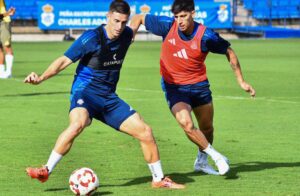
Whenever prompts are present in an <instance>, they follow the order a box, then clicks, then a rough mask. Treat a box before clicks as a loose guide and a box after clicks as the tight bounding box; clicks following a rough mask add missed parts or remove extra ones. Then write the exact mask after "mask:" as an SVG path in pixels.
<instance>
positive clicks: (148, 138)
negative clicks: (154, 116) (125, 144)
mask: <svg viewBox="0 0 300 196" xmlns="http://www.w3.org/2000/svg"><path fill="white" fill-rule="evenodd" d="M139 139H140V140H142V141H144V142H154V139H153V134H152V128H151V127H150V126H148V125H145V126H144V127H143V129H142V131H141V132H140V134H139Z"/></svg>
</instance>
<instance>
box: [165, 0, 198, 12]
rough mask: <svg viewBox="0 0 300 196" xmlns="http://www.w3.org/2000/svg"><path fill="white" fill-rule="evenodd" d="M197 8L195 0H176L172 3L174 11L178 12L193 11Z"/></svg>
mask: <svg viewBox="0 0 300 196" xmlns="http://www.w3.org/2000/svg"><path fill="white" fill-rule="evenodd" d="M194 10H195V3H194V0H174V2H173V5H172V9H171V11H172V13H173V14H178V13H179V12H182V11H186V12H191V11H194Z"/></svg>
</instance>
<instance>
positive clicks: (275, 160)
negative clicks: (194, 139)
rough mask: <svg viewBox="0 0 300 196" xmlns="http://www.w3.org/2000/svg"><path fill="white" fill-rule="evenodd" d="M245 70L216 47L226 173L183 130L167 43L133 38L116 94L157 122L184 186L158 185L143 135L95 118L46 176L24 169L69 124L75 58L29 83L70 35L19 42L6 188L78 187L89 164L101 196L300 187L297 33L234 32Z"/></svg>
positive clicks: (293, 191) (165, 156) (2, 182)
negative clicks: (74, 183) (240, 79)
mask: <svg viewBox="0 0 300 196" xmlns="http://www.w3.org/2000/svg"><path fill="white" fill-rule="evenodd" d="M231 43H232V47H233V48H234V50H235V51H236V53H237V54H238V57H239V59H240V62H241V65H242V69H243V73H244V77H245V79H246V81H248V82H250V83H251V84H252V85H253V86H254V87H255V89H256V91H257V97H256V98H255V99H251V98H249V96H248V94H247V93H245V92H243V91H242V90H241V89H240V88H239V86H238V85H237V82H236V79H235V76H234V74H233V72H232V71H231V68H230V65H229V63H228V62H227V60H226V57H225V56H222V55H215V54H209V56H208V58H207V63H206V64H207V70H208V77H209V79H210V83H211V89H212V91H213V97H214V106H215V119H214V125H215V142H214V146H215V148H216V149H218V150H219V151H220V152H222V153H223V154H224V155H226V156H227V157H228V158H229V160H230V163H231V171H230V173H229V174H228V175H226V176H208V175H202V174H199V173H194V172H193V162H194V159H195V156H196V153H197V148H196V146H195V145H193V144H192V143H191V142H190V141H188V139H187V138H186V136H185V135H184V133H183V131H182V130H181V129H180V128H179V126H178V125H177V123H176V122H175V120H174V119H173V117H172V115H171V113H170V112H169V110H168V107H167V104H166V102H165V99H164V95H163V93H162V92H161V90H160V75H159V64H158V63H159V51H160V42H136V43H134V44H133V45H132V46H131V48H130V50H129V51H128V55H127V57H126V60H125V62H124V64H123V69H122V72H121V78H120V82H119V85H118V90H117V93H118V94H119V95H120V97H121V98H123V99H124V100H126V101H127V102H128V103H129V104H130V105H131V106H132V107H133V108H135V109H136V110H137V111H138V112H139V113H140V114H141V115H142V116H143V117H144V119H145V121H146V122H147V123H148V124H150V125H151V126H152V128H153V132H154V135H155V137H156V140H157V143H158V146H159V149H160V154H161V160H162V164H163V170H164V173H165V174H166V175H169V176H171V178H172V179H174V180H175V181H177V182H180V183H184V184H186V186H187V188H186V189H185V190H178V191H175V190H156V189H155V190H154V189H151V188H150V181H151V176H150V173H149V171H148V167H147V165H146V164H145V162H144V160H143V156H142V153H141V150H140V147H139V143H138V141H136V140H134V139H133V138H131V137H129V136H127V135H125V134H120V133H118V132H116V131H114V130H113V129H112V128H110V127H108V126H105V125H103V124H101V123H100V122H98V121H94V122H93V124H92V125H91V126H90V127H89V128H87V129H86V130H85V131H84V132H83V133H82V135H80V136H79V137H78V138H77V140H76V141H75V143H74V145H73V148H72V150H71V151H70V153H69V154H68V155H67V156H66V157H64V159H63V160H62V161H61V162H60V163H59V164H58V166H57V167H56V169H55V170H54V172H53V174H52V175H51V177H50V179H49V180H48V182H46V183H44V184H41V183H39V182H37V181H35V180H31V179H30V178H29V177H28V176H26V175H25V168H26V167H27V166H40V165H42V164H45V163H46V161H47V159H48V156H49V154H50V152H51V150H52V148H53V146H54V143H55V141H56V138H57V137H58V135H59V134H60V132H61V131H62V130H63V129H64V128H65V127H66V126H67V125H68V110H69V91H70V87H71V83H72V80H73V73H74V71H75V68H76V65H75V64H73V65H71V66H70V67H69V68H68V69H66V70H64V71H63V72H62V73H60V74H59V75H58V76H56V77H54V78H52V79H50V80H48V81H46V82H44V83H43V84H41V85H39V86H31V85H26V84H23V83H22V81H23V79H24V77H25V76H26V75H27V74H28V73H30V72H31V71H35V72H37V73H41V72H42V71H44V70H45V68H46V67H47V66H48V65H49V64H50V63H51V62H52V60H54V59H55V58H56V57H59V56H60V55H62V54H63V53H64V51H65V50H66V49H67V48H68V46H69V45H70V44H71V43H66V42H65V43H59V42H57V43H14V45H13V47H14V52H15V62H14V68H13V69H14V70H13V78H11V79H8V80H0V88H1V90H0V136H1V137H0V146H1V148H0V163H1V164H0V174H1V175H0V187H1V193H0V195H5V196H9V195H12V196H15V195H38V196H40V195H72V194H71V191H70V190H69V186H68V179H69V176H70V174H71V172H72V171H73V170H75V169H77V168H80V167H90V168H92V169H93V170H95V171H96V172H97V174H98V176H99V178H100V188H99V189H98V191H97V193H96V195H220V196H221V195H222V196H223V195H230V196H232V195H299V194H300V188H299V187H300V181H299V178H300V153H299V149H300V148H299V138H300V40H299V39H287V40H234V41H231Z"/></svg>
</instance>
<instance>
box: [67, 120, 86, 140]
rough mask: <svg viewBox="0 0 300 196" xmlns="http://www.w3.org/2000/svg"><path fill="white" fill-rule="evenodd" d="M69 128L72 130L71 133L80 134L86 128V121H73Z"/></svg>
mask: <svg viewBox="0 0 300 196" xmlns="http://www.w3.org/2000/svg"><path fill="white" fill-rule="evenodd" d="M69 128H70V129H69V130H70V133H71V134H72V135H73V136H74V137H76V136H78V135H79V134H80V133H81V132H82V131H83V129H84V128H85V126H84V123H80V122H73V123H71V124H70V126H69Z"/></svg>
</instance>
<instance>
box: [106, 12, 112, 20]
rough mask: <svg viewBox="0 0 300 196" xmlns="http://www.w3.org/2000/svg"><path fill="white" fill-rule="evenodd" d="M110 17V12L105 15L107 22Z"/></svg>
mask: <svg viewBox="0 0 300 196" xmlns="http://www.w3.org/2000/svg"><path fill="white" fill-rule="evenodd" d="M110 16H111V11H109V12H107V14H106V18H107V20H109V18H110Z"/></svg>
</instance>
